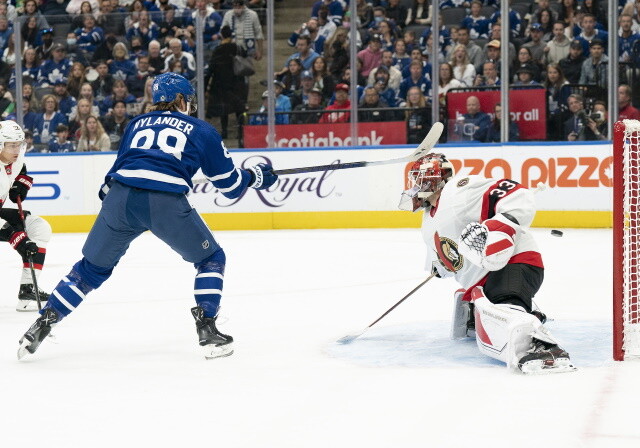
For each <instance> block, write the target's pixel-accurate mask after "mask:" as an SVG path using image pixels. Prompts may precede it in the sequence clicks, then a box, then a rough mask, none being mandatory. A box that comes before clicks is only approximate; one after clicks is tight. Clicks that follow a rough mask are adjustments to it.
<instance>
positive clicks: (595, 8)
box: [582, 0, 607, 27]
mask: <svg viewBox="0 0 640 448" xmlns="http://www.w3.org/2000/svg"><path fill="white" fill-rule="evenodd" d="M582 9H583V10H584V11H585V13H587V14H591V15H593V17H594V18H595V20H596V23H600V24H602V25H604V26H605V27H606V26H607V16H606V14H605V12H604V8H603V7H602V6H601V5H600V2H599V1H598V0H584V1H583V2H582Z"/></svg>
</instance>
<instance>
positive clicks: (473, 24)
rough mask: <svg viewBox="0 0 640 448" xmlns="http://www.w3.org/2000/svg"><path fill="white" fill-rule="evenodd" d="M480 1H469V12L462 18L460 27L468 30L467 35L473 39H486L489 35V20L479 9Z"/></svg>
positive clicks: (480, 6)
mask: <svg viewBox="0 0 640 448" xmlns="http://www.w3.org/2000/svg"><path fill="white" fill-rule="evenodd" d="M481 9H482V2H481V1H480V0H473V1H472V2H471V9H470V13H469V15H468V16H467V17H465V18H464V19H463V20H462V23H461V24H460V27H461V28H464V29H466V30H468V33H469V37H470V38H471V39H473V40H475V39H487V38H488V37H489V23H490V22H489V20H488V19H487V18H486V17H485V16H483V15H482V14H481V13H480V11H481Z"/></svg>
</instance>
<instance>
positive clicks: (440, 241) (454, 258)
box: [433, 232, 464, 272]
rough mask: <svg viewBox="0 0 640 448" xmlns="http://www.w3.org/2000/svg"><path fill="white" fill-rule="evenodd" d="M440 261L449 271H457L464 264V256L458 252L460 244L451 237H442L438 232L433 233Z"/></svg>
mask: <svg viewBox="0 0 640 448" xmlns="http://www.w3.org/2000/svg"><path fill="white" fill-rule="evenodd" d="M433 239H434V243H435V245H436V252H438V258H439V259H440V263H441V264H442V266H444V268H445V269H446V270H447V271H450V272H457V271H459V270H460V269H462V266H464V257H463V256H462V255H460V253H459V252H458V245H457V244H456V243H455V241H452V240H450V239H449V238H441V237H440V235H438V232H435V234H434V235H433Z"/></svg>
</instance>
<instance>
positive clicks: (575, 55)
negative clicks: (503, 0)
mask: <svg viewBox="0 0 640 448" xmlns="http://www.w3.org/2000/svg"><path fill="white" fill-rule="evenodd" d="M353 1H356V6H357V17H351V14H350V9H349V5H348V2H345V1H343V0H318V1H316V2H315V3H314V5H313V8H312V10H311V14H310V17H309V19H308V21H307V22H306V23H304V24H302V25H301V26H299V27H297V28H296V29H295V30H294V31H293V32H292V34H291V36H290V38H289V40H288V43H289V45H290V46H292V47H295V51H294V52H293V53H292V54H291V55H290V56H289V57H288V58H287V59H286V61H285V62H284V64H283V65H282V67H281V69H279V70H277V71H276V72H275V73H274V80H275V82H276V84H277V85H279V86H280V87H279V88H278V89H276V95H277V97H276V113H277V118H276V120H277V123H305V124H308V123H318V122H319V123H334V122H345V121H348V120H349V114H348V113H346V111H343V112H342V113H337V112H330V113H324V114H323V113H320V112H318V111H321V110H322V109H323V108H325V109H331V110H338V109H336V104H338V105H339V106H340V108H341V109H347V108H349V107H350V103H349V102H348V100H347V99H348V93H349V92H350V91H351V89H352V88H355V89H357V94H356V97H357V98H358V101H359V110H360V112H359V114H358V120H359V121H365V122H367V121H391V120H396V121H398V120H405V121H406V123H407V131H408V140H409V142H420V141H421V140H422V137H424V135H425V134H426V132H427V131H428V129H429V125H430V123H431V117H430V109H429V108H430V106H431V105H432V104H433V102H434V101H438V102H439V104H440V110H441V117H440V119H441V120H447V119H448V116H447V107H446V106H447V93H448V92H449V91H451V90H452V89H467V90H486V89H494V90H495V89H497V88H499V87H500V85H501V83H503V82H505V80H506V82H508V83H509V85H510V86H512V88H518V89H523V88H527V89H530V88H533V89H544V90H545V91H546V95H545V96H546V101H545V103H546V104H545V107H546V116H547V122H546V123H545V125H546V129H547V135H546V137H547V139H548V140H596V139H604V138H607V136H606V129H607V121H608V120H609V114H608V112H607V106H606V100H607V95H606V93H607V89H608V86H609V80H608V79H607V66H608V63H609V58H608V56H607V48H608V47H607V45H608V40H609V33H610V31H609V30H608V22H607V15H606V14H605V10H604V7H605V5H604V3H603V2H602V1H600V2H599V0H513V1H510V2H509V6H510V7H509V11H510V12H509V20H510V22H509V23H510V32H509V35H510V39H509V42H508V44H504V45H503V42H501V20H500V15H501V14H500V11H499V7H500V1H499V0H440V1H439V8H440V15H439V16H440V23H438V24H437V27H438V28H437V29H438V30H439V41H438V47H439V51H438V53H437V55H436V56H435V57H432V55H431V47H432V39H433V35H432V30H433V29H434V28H433V27H434V24H432V21H431V5H430V2H429V1H427V0H353ZM618 11H619V20H618V21H619V29H618V30H613V32H617V34H618V43H619V48H620V59H619V63H620V80H619V82H620V83H621V87H620V89H621V92H624V94H622V93H621V94H619V101H620V111H619V112H620V115H619V116H620V117H622V118H625V117H627V118H629V117H637V115H639V114H640V113H638V111H637V110H636V109H635V108H634V107H633V105H632V103H633V99H634V98H635V97H634V95H633V93H632V91H631V87H630V86H633V84H634V81H635V80H636V79H637V71H638V69H640V43H638V44H636V43H637V41H638V40H640V34H639V32H640V17H639V13H640V0H628V1H627V0H619V2H618ZM352 26H357V28H358V41H357V46H358V53H357V61H356V64H357V66H356V67H352V65H351V64H350V61H349V57H348V55H349V30H350V28H351V27H352ZM503 46H507V47H508V50H507V54H508V58H509V60H508V64H507V65H508V67H509V68H508V72H507V73H501V70H502V64H501V61H500V50H501V47H503ZM315 61H321V62H320V63H319V67H318V68H316V64H315ZM436 67H437V68H438V70H439V71H438V73H439V85H438V86H435V88H434V86H433V85H432V75H433V70H434V69H435V68H436ZM352 69H357V71H358V73H357V80H358V81H357V85H355V86H351V85H350V84H351V76H350V73H351V70H352ZM345 92H346V93H347V96H346V97H345V98H344V99H341V100H338V97H339V96H344V93H345ZM639 93H640V92H639ZM267 95H268V92H265V93H264V95H263V96H264V98H265V99H266V97H267ZM318 96H320V98H319V100H320V103H319V104H318V98H317V97H318ZM623 96H624V97H625V98H626V100H625V101H623ZM287 99H288V100H290V101H287ZM469 99H470V102H469V101H467V113H466V114H464V113H459V115H458V117H457V119H456V118H453V119H450V121H451V122H453V123H450V124H452V125H453V126H450V127H449V129H450V132H453V134H452V135H450V136H449V137H454V136H455V135H457V138H459V139H464V140H474V141H483V142H484V141H496V139H498V140H497V141H499V138H500V132H499V131H496V129H499V123H500V121H499V117H497V118H496V117H495V109H497V110H501V107H500V105H499V104H498V105H495V106H493V105H485V106H486V107H484V108H483V109H484V110H487V109H493V110H491V112H490V113H488V114H485V115H486V117H485V116H483V117H482V120H480V121H478V122H475V121H476V120H474V119H473V118H469V117H471V116H475V114H476V113H478V112H479V111H480V109H482V107H481V105H480V104H476V103H478V102H479V99H478V97H477V96H472V97H470V98H469ZM578 102H579V103H580V107H578V105H577V104H574V103H578ZM309 103H311V106H309ZM265 105H266V101H265ZM476 105H477V106H478V107H477V111H476V112H473V111H472V110H475V109H476V108H475V106H476ZM394 109H398V110H397V111H395V110H394ZM577 109H579V111H580V112H578V110H577ZM310 110H311V111H313V113H310V112H309V111H310ZM265 111H266V106H263V107H262V108H260V110H258V111H257V112H258V114H256V115H252V117H251V118H250V123H251V124H261V123H264V122H265V120H266V118H265V116H264V115H260V114H264V113H265ZM576 114H577V115H576ZM613 118H614V119H617V118H618V117H617V116H614V117H613ZM462 121H464V125H460V123H461V122H462ZM456 123H457V124H456ZM472 123H473V126H471V127H470V125H471V124H472ZM464 129H466V131H462V130H464ZM509 135H510V139H512V140H518V139H519V138H520V137H521V136H520V132H519V130H518V128H517V125H513V124H512V125H510V127H509Z"/></svg>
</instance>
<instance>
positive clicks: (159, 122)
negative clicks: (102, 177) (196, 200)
mask: <svg viewBox="0 0 640 448" xmlns="http://www.w3.org/2000/svg"><path fill="white" fill-rule="evenodd" d="M199 168H202V172H203V173H204V175H205V176H207V177H208V178H209V179H210V180H211V181H212V182H213V184H214V186H215V187H216V188H218V189H219V190H220V192H221V193H223V194H224V195H225V196H227V197H230V198H234V197H237V196H239V195H240V194H241V193H242V192H243V191H244V189H245V188H246V186H247V184H248V183H249V179H250V175H249V174H248V173H247V172H246V171H245V170H240V169H237V168H236V167H235V166H234V164H233V160H231V155H230V154H229V152H228V151H227V148H226V147H225V146H224V143H223V142H222V139H221V137H220V135H219V134H218V132H217V131H216V130H215V129H214V128H213V126H211V125H210V124H209V123H207V122H205V121H202V120H199V119H197V118H193V117H190V116H187V115H184V114H181V113H179V112H169V111H155V112H149V113H147V114H144V115H139V116H137V117H135V118H134V119H133V120H131V122H130V123H129V125H128V126H127V129H126V130H125V133H124V135H123V136H122V140H121V142H120V148H119V150H118V157H117V158H116V161H115V163H114V164H113V167H112V168H111V169H110V170H109V173H108V174H107V177H106V181H107V182H108V181H109V180H110V179H111V178H113V179H115V180H117V181H118V182H121V183H123V184H125V185H129V186H132V187H137V188H143V189H147V190H158V191H168V192H174V193H186V192H187V191H188V190H189V189H190V188H191V187H192V186H193V184H192V183H191V178H192V177H193V175H194V174H195V173H196V171H198V169H199Z"/></svg>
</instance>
